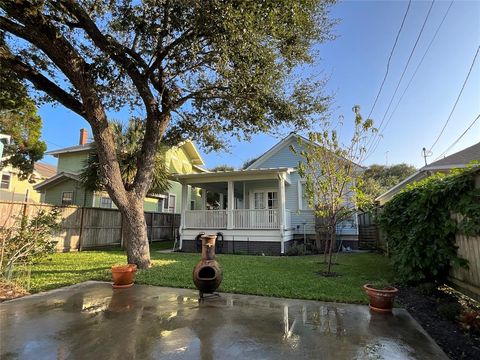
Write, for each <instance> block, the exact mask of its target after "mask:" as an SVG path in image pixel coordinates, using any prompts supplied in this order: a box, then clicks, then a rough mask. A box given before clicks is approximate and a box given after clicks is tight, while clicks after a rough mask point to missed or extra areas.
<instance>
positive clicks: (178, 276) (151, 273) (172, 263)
mask: <svg viewBox="0 0 480 360" xmlns="http://www.w3.org/2000/svg"><path fill="white" fill-rule="evenodd" d="M160 248H170V245H169V244H167V245H166V244H154V246H153V247H152V252H151V255H152V262H153V265H154V266H153V267H152V268H151V269H148V270H142V271H139V272H138V273H137V280H136V282H137V283H140V284H148V285H158V286H172V287H182V288H193V287H194V286H193V282H192V269H193V267H194V266H195V264H196V263H197V261H198V259H199V255H198V254H186V253H171V254H162V253H159V252H158V250H159V249H160ZM322 259H323V257H321V256H296V257H269V256H263V257H262V256H246V255H218V256H217V260H218V261H219V262H220V264H221V266H222V268H223V272H224V278H223V282H222V285H221V288H220V291H224V292H234V293H241V294H255V295H265V296H278V297H288V298H298V299H312V300H325V301H337V302H349V303H365V302H366V300H367V299H366V297H365V295H364V293H363V290H362V285H363V284H364V283H366V282H371V281H379V280H387V281H388V280H391V278H392V271H391V268H390V266H389V264H388V259H387V258H385V257H383V256H381V255H377V254H340V255H339V256H338V263H339V265H337V266H336V267H335V271H336V272H338V273H339V274H340V276H338V277H333V278H325V277H322V276H320V275H317V273H316V272H317V271H319V270H323V266H324V265H321V264H320V261H321V260H322ZM125 261H126V258H125V254H124V253H123V252H122V251H120V250H108V251H107V250H104V251H83V252H81V253H58V254H54V255H53V256H52V257H51V259H45V260H43V261H42V262H41V263H38V264H36V265H34V266H33V267H32V278H31V289H30V291H31V292H38V291H44V290H49V289H53V288H58V287H61V286H65V285H71V284H75V283H79V282H82V281H86V280H106V281H108V280H110V271H109V269H110V266H111V265H112V264H115V263H124V262H125Z"/></svg>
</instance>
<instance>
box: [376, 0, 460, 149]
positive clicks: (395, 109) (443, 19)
mask: <svg viewBox="0 0 480 360" xmlns="http://www.w3.org/2000/svg"><path fill="white" fill-rule="evenodd" d="M453 3H454V0H452V1H451V2H450V5H449V6H448V9H447V11H445V14H444V15H443V18H442V21H441V22H440V24H439V25H438V26H437V29H436V30H435V33H434V34H433V37H432V39H431V40H430V43H429V44H428V46H427V48H426V50H425V52H424V53H423V56H422V58H421V60H420V62H419V63H418V65H417V67H416V68H415V71H414V72H413V74H412V77H411V78H410V80H409V81H408V83H407V86H406V87H405V89H404V90H403V92H402V95H401V96H400V98H399V100H398V102H397V104H396V105H395V107H394V108H393V111H392V112H391V113H390V116H389V117H388V119H387V121H386V122H385V125H384V127H383V131H382V132H384V131H385V129H386V128H387V127H388V125H389V124H390V121H391V120H392V117H393V115H395V112H396V111H397V109H398V107H399V105H400V103H401V102H402V100H403V98H404V96H405V94H406V93H407V90H408V89H409V88H410V85H411V84H412V82H413V79H414V78H415V76H416V75H417V72H418V70H419V69H420V66H421V65H422V63H423V60H425V57H426V56H427V54H428V51H429V50H430V47H431V46H432V44H433V42H434V41H435V39H436V37H437V34H438V32H439V31H440V28H441V27H442V25H443V23H444V22H445V19H446V18H447V15H448V13H449V12H450V8H451V7H452V5H453ZM379 143H380V139H378V140H377V142H376V144H375V146H374V147H373V150H372V153H374V152H375V151H376V150H377V147H378V144H379Z"/></svg>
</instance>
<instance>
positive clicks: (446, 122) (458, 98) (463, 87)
mask: <svg viewBox="0 0 480 360" xmlns="http://www.w3.org/2000/svg"><path fill="white" fill-rule="evenodd" d="M479 51H480V45H479V46H478V48H477V52H476V53H475V56H474V57H473V61H472V65H470V69H469V70H468V74H467V77H466V78H465V81H464V82H463V85H462V88H461V89H460V93H459V94H458V96H457V100H455V104H453V107H452V110H451V111H450V114H449V115H448V118H447V121H445V124H444V125H443V128H442V130H441V131H440V134H438V136H437V138H436V139H435V141H434V142H433V145H432V146H430V151H432V149H433V147H434V146H435V145H436V144H437V142H438V140H439V139H440V137H441V136H442V134H443V132H444V131H445V128H446V127H447V124H448V122H449V121H450V118H451V117H452V115H453V112H454V111H455V108H456V107H457V104H458V100H460V97H461V96H462V93H463V89H465V85H466V84H467V81H468V78H469V77H470V74H471V73H472V69H473V65H475V60H477V56H478V52H479Z"/></svg>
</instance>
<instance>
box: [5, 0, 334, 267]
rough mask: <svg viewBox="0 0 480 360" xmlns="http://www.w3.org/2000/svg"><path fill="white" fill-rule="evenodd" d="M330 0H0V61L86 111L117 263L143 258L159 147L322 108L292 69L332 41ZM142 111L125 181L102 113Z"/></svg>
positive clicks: (237, 132) (270, 125)
mask: <svg viewBox="0 0 480 360" xmlns="http://www.w3.org/2000/svg"><path fill="white" fill-rule="evenodd" d="M333 3H334V0H293V1H292V0H276V1H261V2H258V1H243V2H230V1H222V0H207V1H203V0H202V1H200V0H192V1H184V0H171V1H169V0H166V1H165V0H141V1H128V0H116V1H115V0H56V1H42V0H3V1H2V2H1V3H0V6H1V11H0V30H1V31H3V32H5V33H6V36H7V40H6V42H5V43H3V44H1V46H0V60H1V61H2V62H3V63H4V64H6V66H7V67H9V68H11V69H12V70H13V71H14V72H15V73H16V74H17V76H18V77H19V78H22V79H26V80H28V81H29V82H30V83H31V84H33V86H34V87H35V88H36V89H37V90H39V91H41V92H43V93H45V94H46V95H47V100H52V101H55V102H58V103H60V104H62V105H64V106H65V107H67V108H69V109H70V110H72V111H74V112H75V113H77V114H78V115H80V116H82V117H83V118H85V119H86V120H87V121H88V122H89V124H90V126H91V128H92V130H93V137H94V139H95V143H96V146H97V154H98V161H99V164H100V167H99V170H100V172H101V176H102V178H103V179H104V180H105V188H106V190H107V191H108V193H109V195H110V197H111V198H112V200H113V201H114V202H115V204H116V205H117V206H118V208H119V209H120V211H121V212H122V215H123V218H124V230H125V234H124V235H125V236H124V238H125V241H126V244H127V255H128V261H130V262H134V263H136V264H137V265H138V266H139V267H140V268H144V267H147V266H148V265H149V254H148V242H147V232H146V225H145V220H144V216H143V198H144V196H145V194H146V193H147V192H148V191H149V190H150V186H151V182H152V180H153V173H154V171H153V170H154V168H155V159H156V156H157V154H156V153H157V150H158V146H159V144H160V143H165V144H170V145H171V144H174V145H176V144H178V143H179V142H180V141H182V140H185V139H187V138H189V139H192V140H195V141H197V142H198V143H199V144H200V145H203V146H204V147H206V148H207V149H219V148H221V147H223V146H226V143H227V141H226V136H225V135H226V134H228V135H229V136H233V137H237V138H241V137H244V138H249V137H250V136H251V135H252V134H255V133H258V132H264V131H272V130H273V129H275V128H276V127H277V126H280V125H286V126H289V127H293V128H299V127H306V126H307V125H308V124H309V121H310V120H312V119H313V118H315V119H318V118H321V117H322V116H323V115H324V114H325V112H326V109H327V106H328V104H329V97H328V96H325V95H324V94H323V85H324V82H323V79H317V80H316V81H313V80H312V79H305V78H303V77H302V76H300V75H299V74H298V73H295V69H296V67H297V66H298V65H303V64H307V63H311V62H312V61H313V56H312V55H313V53H312V45H313V44H314V43H321V42H324V41H326V40H328V39H331V38H332V35H331V28H332V26H333V24H334V22H333V21H332V20H331V18H330V16H329V7H330V5H331V4H333ZM125 108H130V109H131V110H134V111H136V112H140V114H141V117H142V118H144V119H145V134H144V136H143V142H142V144H141V149H140V151H139V152H138V153H137V162H136V164H137V169H136V172H135V178H134V179H133V181H132V183H131V185H130V186H128V187H125V184H124V183H123V180H122V174H121V167H120V162H119V158H118V152H117V150H116V148H115V147H116V141H115V136H114V134H113V131H112V129H111V127H110V126H109V123H108V122H109V118H108V116H107V114H108V113H109V112H110V111H118V110H120V109H125Z"/></svg>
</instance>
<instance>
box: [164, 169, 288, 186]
mask: <svg viewBox="0 0 480 360" xmlns="http://www.w3.org/2000/svg"><path fill="white" fill-rule="evenodd" d="M295 171H296V170H295V169H294V168H287V167H282V168H270V169H253V170H234V171H220V172H211V173H201V174H174V175H172V176H171V178H172V180H175V181H178V182H181V183H184V184H189V185H193V184H205V183H222V182H224V183H225V182H228V181H248V180H268V179H278V176H279V175H282V176H284V177H285V178H287V179H286V181H287V182H288V177H287V176H285V175H287V174H290V173H292V172H295Z"/></svg>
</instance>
